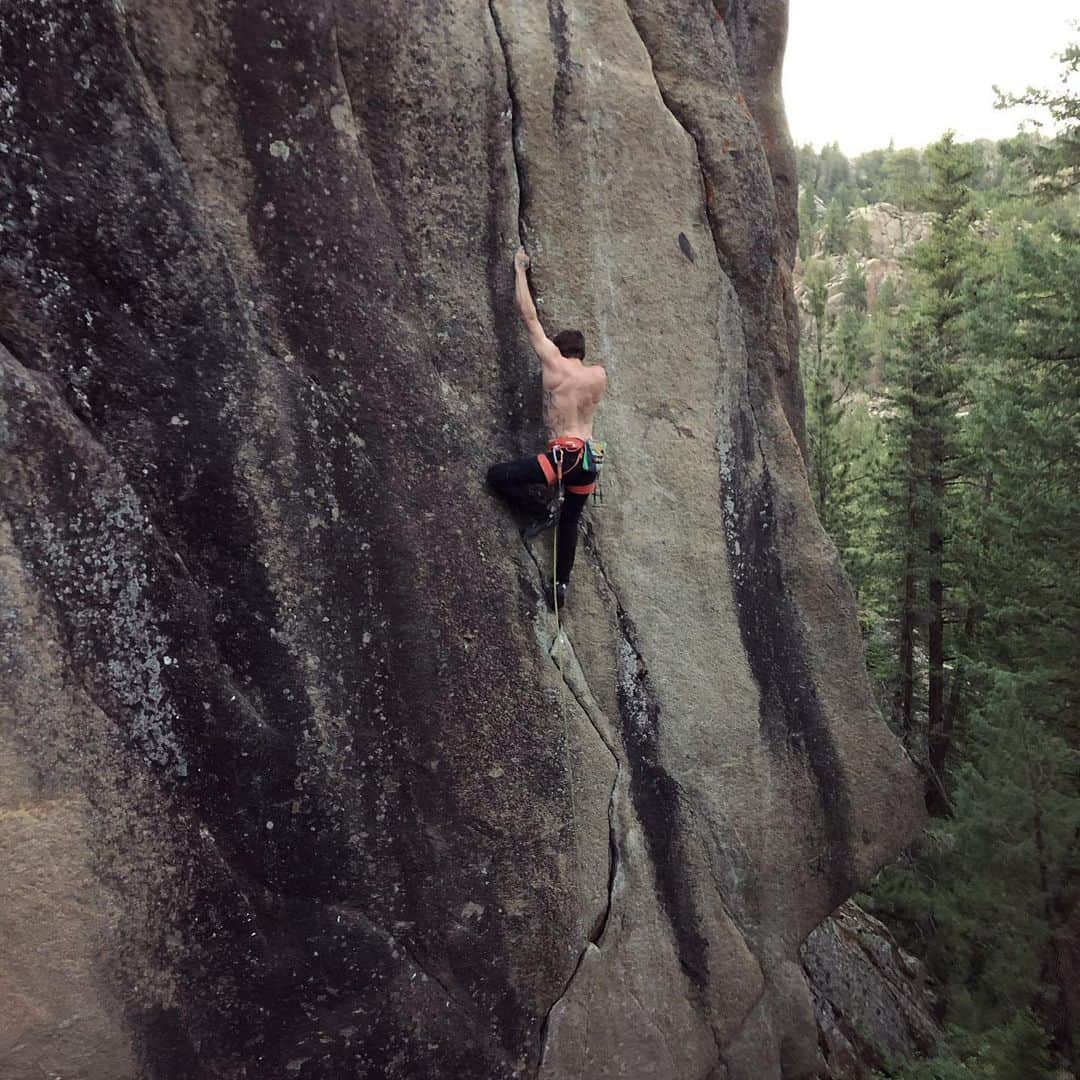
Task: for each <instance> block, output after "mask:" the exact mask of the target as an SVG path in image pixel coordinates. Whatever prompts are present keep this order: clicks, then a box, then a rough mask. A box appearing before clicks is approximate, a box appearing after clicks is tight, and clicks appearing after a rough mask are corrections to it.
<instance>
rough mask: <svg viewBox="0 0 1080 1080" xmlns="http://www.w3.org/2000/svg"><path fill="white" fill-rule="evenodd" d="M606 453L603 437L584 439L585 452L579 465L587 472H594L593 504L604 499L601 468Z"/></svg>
mask: <svg viewBox="0 0 1080 1080" xmlns="http://www.w3.org/2000/svg"><path fill="white" fill-rule="evenodd" d="M606 454H607V443H606V442H604V440H603V439H586V441H585V454H584V456H583V457H582V459H581V467H582V468H583V469H587V470H588V471H589V472H592V473H596V482H595V483H594V485H593V493H592V501H593V505H595V504H596V503H602V502H603V501H604V486H603V479H604V477H603V470H604V457H605V455H606Z"/></svg>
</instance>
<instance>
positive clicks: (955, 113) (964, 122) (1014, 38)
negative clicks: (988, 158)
mask: <svg viewBox="0 0 1080 1080" xmlns="http://www.w3.org/2000/svg"><path fill="white" fill-rule="evenodd" d="M790 9H791V16H790V18H791V21H790V30H789V33H788V45H787V55H786V58H785V61H784V100H785V103H786V105H787V114H788V123H789V124H790V125H791V134H792V138H793V139H794V140H795V143H796V145H801V144H802V143H808V142H809V143H813V144H814V145H815V146H816V147H817V148H818V149H820V148H821V146H822V145H824V144H825V143H827V142H838V143H839V144H840V149H841V150H843V151H844V153H846V154H848V155H849V156H851V155H854V154H860V153H862V152H864V151H866V150H873V149H875V148H876V147H879V146H880V147H884V146H888V145H889V139H890V137H892V138H894V139H895V140H896V145H897V147H903V146H917V147H922V146H926V145H927V144H928V143H931V142H933V141H934V140H935V139H937V138H938V137H939V136H940V135H942V134H943V133H944V132H945V131H946V130H948V129H949V128H953V129H954V130H955V131H956V132H957V135H958V137H959V138H961V139H965V140H966V139H979V138H990V139H996V138H1002V137H1004V136H1006V135H1011V134H1013V132H1015V131H1016V129H1017V127H1018V126H1019V124H1020V121H1021V120H1022V119H1023V118H1024V112H1023V110H1022V109H1009V110H1003V111H1001V112H998V111H996V110H995V109H994V91H993V85H994V84H995V83H997V85H998V86H1000V87H1001V88H1002V90H1006V91H1013V92H1020V91H1022V90H1024V89H1025V87H1027V86H1028V85H1033V86H1037V87H1040V88H1042V87H1046V88H1053V87H1056V86H1058V85H1060V84H1059V83H1058V72H1059V70H1060V68H1061V65H1060V64H1059V63H1058V61H1057V60H1056V59H1055V58H1054V56H1055V54H1056V53H1060V52H1061V51H1062V50H1063V49H1064V48H1065V46H1066V44H1067V43H1068V42H1069V41H1072V40H1076V39H1077V38H1080V31H1078V30H1075V29H1073V28H1072V27H1071V25H1070V23H1071V22H1072V21H1075V20H1076V19H1077V18H1080V3H1078V0H1023V2H1020V3H1004V2H1002V0H906V2H905V3H900V4H886V3H882V2H881V0H790Z"/></svg>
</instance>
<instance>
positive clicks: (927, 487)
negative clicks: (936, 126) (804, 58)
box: [887, 134, 975, 812]
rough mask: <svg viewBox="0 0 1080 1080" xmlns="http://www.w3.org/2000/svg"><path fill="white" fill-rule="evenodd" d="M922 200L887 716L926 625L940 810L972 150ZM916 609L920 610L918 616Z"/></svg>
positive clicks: (906, 325)
mask: <svg viewBox="0 0 1080 1080" xmlns="http://www.w3.org/2000/svg"><path fill="white" fill-rule="evenodd" d="M926 162H927V165H928V167H929V169H930V176H931V179H930V183H929V184H928V186H927V188H926V191H925V194H924V200H925V202H926V203H927V204H928V205H929V206H930V207H931V210H932V212H933V214H934V223H933V227H932V229H931V231H930V235H929V236H928V237H927V239H926V240H925V241H923V243H922V244H920V245H918V246H917V247H916V248H915V249H914V251H913V253H912V257H911V268H912V271H913V273H912V282H911V286H910V293H909V298H908V305H907V310H906V312H905V315H904V318H903V321H902V323H901V326H900V332H899V343H898V349H897V351H896V354H895V363H894V370H893V372H892V385H891V400H892V407H893V416H892V417H891V418H890V422H889V424H888V426H887V430H888V432H889V437H890V444H891V447H892V456H891V483H892V493H893V496H894V498H896V499H897V501H898V503H899V506H900V508H901V509H900V512H899V515H898V516H897V518H896V519H895V522H894V528H895V533H896V536H897V540H898V541H899V548H900V550H901V551H902V553H903V554H902V562H903V569H902V573H901V581H900V588H899V602H898V625H899V649H898V668H899V676H898V682H897V687H896V692H895V697H894V713H895V715H896V717H897V720H898V723H899V724H900V726H901V728H902V729H903V730H904V731H905V732H906V733H908V734H910V733H911V731H912V728H913V723H914V695H915V684H916V672H915V639H916V626H917V625H918V624H923V625H925V626H926V644H927V655H928V662H927V682H928V687H927V746H926V763H927V768H928V771H929V774H930V778H931V785H930V789H929V792H928V799H929V802H930V804H931V805H932V806H933V807H934V808H935V809H936V810H938V811H939V812H940V811H943V810H944V809H945V808H946V805H947V798H946V795H945V779H944V770H945V762H946V758H947V756H948V753H949V749H950V746H951V742H952V732H951V729H950V728H949V726H948V724H949V719H950V718H949V716H948V715H947V714H946V712H945V708H944V705H945V659H946V652H945V594H946V563H945V558H946V547H947V543H948V529H949V526H950V512H951V498H950V487H951V486H952V485H954V484H955V482H956V481H957V480H958V479H959V478H960V476H959V474H958V472H957V469H958V465H959V459H960V449H959V423H958V419H957V413H958V411H959V409H960V404H961V401H962V399H963V393H964V367H963V352H964V341H963V335H962V327H961V322H960V315H961V314H962V311H963V308H962V304H961V285H962V283H963V280H964V275H965V273H966V272H967V270H968V269H969V267H970V262H971V255H972V251H973V235H972V230H971V226H972V224H973V221H974V208H973V204H972V199H971V191H970V188H969V186H968V182H969V180H970V179H971V176H972V175H973V173H974V168H975V166H974V162H973V159H972V155H971V153H970V151H969V150H968V149H967V148H965V147H964V146H961V145H959V144H957V143H956V142H955V140H954V139H953V137H952V135H951V134H949V135H946V136H945V137H944V138H942V139H941V140H940V141H939V142H938V143H935V144H934V145H933V146H931V147H930V148H929V149H928V150H927V151H926ZM917 604H918V605H919V607H918V608H917Z"/></svg>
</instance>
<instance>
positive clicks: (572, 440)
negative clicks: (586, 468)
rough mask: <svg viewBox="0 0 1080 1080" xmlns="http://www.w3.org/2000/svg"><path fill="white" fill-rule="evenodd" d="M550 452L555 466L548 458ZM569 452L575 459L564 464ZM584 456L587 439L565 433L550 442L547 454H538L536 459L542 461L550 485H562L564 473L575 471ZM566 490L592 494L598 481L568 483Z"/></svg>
mask: <svg viewBox="0 0 1080 1080" xmlns="http://www.w3.org/2000/svg"><path fill="white" fill-rule="evenodd" d="M548 454H551V455H552V457H554V458H555V462H556V464H555V465H554V466H553V465H552V464H551V462H550V461H549V460H548ZM567 454H572V455H573V460H572V461H570V462H569V464H566V465H564V464H563V461H564V458H565V456H566V455H567ZM584 456H585V440H584V439H579V438H578V437H577V436H576V435H564V436H562V437H561V438H558V439H552V440H551V442H549V443H548V452H547V454H537V455H536V460H537V461H538V462H539V463H540V468H541V470H543V473H544V477H545V479H546V480H547V482H548V486H549V487H551V486H553V485H555V484H560V485H561V484H562V478H563V473H569V472H573V471H574V469H576V468H577V467H578V466H579V465H580V464H581V461H582V458H584ZM566 490H567V491H569V492H570V493H571V494H573V495H591V494H592V493H593V492H594V491H595V490H596V481H595V480H592V481H590V482H589V483H587V484H567V485H566Z"/></svg>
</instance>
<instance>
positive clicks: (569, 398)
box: [541, 346, 607, 439]
mask: <svg viewBox="0 0 1080 1080" xmlns="http://www.w3.org/2000/svg"><path fill="white" fill-rule="evenodd" d="M553 348H554V346H553ZM556 352H557V350H556ZM541 360H542V361H543V365H544V376H543V378H544V427H545V429H546V430H547V437H548V438H549V439H558V438H567V437H570V436H574V437H577V438H579V439H591V438H592V424H593V416H594V415H595V414H596V407H597V406H598V405H599V404H600V399H601V398H602V397H603V396H604V390H605V389H606V387H607V375H606V373H605V372H604V369H603V368H602V367H600V366H599V365H598V364H594V365H590V366H589V367H586V366H585V363H584V362H583V361H582V360H578V359H576V358H575V357H567V356H562V355H556V356H553V355H552V354H551V353H550V352H549V353H548V355H546V356H543V355H542V356H541Z"/></svg>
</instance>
